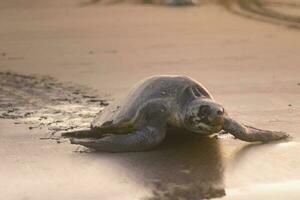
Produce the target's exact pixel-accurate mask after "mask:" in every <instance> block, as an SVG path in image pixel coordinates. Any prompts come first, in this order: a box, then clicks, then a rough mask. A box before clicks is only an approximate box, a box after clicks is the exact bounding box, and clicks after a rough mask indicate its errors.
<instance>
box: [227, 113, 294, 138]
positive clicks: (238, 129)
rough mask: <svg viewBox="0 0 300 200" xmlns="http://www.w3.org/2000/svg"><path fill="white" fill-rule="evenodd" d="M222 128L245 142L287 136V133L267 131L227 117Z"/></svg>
mask: <svg viewBox="0 0 300 200" xmlns="http://www.w3.org/2000/svg"><path fill="white" fill-rule="evenodd" d="M223 130H225V131H227V132H229V133H230V134H232V135H233V136H235V137H236V138H238V139H240V140H243V141H247V142H256V141H261V142H269V141H274V140H283V139H287V138H289V135H288V134H287V133H285V132H281V131H269V130H262V129H258V128H254V127H251V126H247V125H243V124H240V123H239V122H237V121H235V120H234V119H231V118H229V117H225V118H224V126H223Z"/></svg>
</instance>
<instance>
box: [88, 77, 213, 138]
mask: <svg viewBox="0 0 300 200" xmlns="http://www.w3.org/2000/svg"><path fill="white" fill-rule="evenodd" d="M188 86H194V87H196V88H197V92H198V93H201V94H199V95H204V96H207V97H209V98H212V97H211V95H210V94H209V92H208V91H207V90H206V89H205V88H204V87H203V86H202V85H201V84H200V83H198V82H196V81H195V80H193V79H191V78H189V77H186V76H167V75H160V76H152V77H150V78H147V79H145V80H142V81H140V82H139V83H137V85H135V86H134V87H133V88H132V89H131V90H130V91H129V92H128V93H127V94H126V95H125V96H123V98H120V99H117V100H116V101H114V102H113V103H111V104H110V105H108V106H107V107H106V108H104V109H103V110H102V111H101V112H100V113H99V114H98V115H97V116H96V117H95V118H94V120H93V122H92V123H91V129H92V130H93V129H98V130H99V129H100V130H101V129H102V130H107V131H114V132H120V133H122V132H128V129H132V128H133V127H134V125H135V122H136V121H137V119H139V117H140V116H141V114H142V113H141V112H144V110H143V108H144V107H145V106H146V105H147V104H148V103H149V102H153V101H156V100H161V99H162V98H164V99H165V100H166V101H173V102H175V101H176V99H177V98H178V96H179V95H180V94H181V93H182V91H183V90H184V88H187V87H188ZM197 92H196V93H197Z"/></svg>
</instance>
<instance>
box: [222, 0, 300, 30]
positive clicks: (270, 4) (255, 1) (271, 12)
mask: <svg viewBox="0 0 300 200" xmlns="http://www.w3.org/2000/svg"><path fill="white" fill-rule="evenodd" d="M219 3H220V4H221V5H223V6H225V7H226V8H227V9H228V10H229V11H230V12H231V13H233V14H236V15H239V16H243V17H246V18H249V19H253V20H257V21H262V22H266V23H271V24H276V25H281V26H285V27H287V28H293V29H296V30H300V2H299V1H298V2H297V1H295V0H294V1H287V0H281V1H276V0H275V1H274V0H219ZM274 7H275V8H276V9H274ZM282 8H285V9H294V10H295V9H297V10H299V12H298V13H299V14H297V15H295V14H291V13H287V12H282V10H281V9H282Z"/></svg>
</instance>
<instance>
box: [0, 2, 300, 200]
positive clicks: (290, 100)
mask: <svg viewBox="0 0 300 200" xmlns="http://www.w3.org/2000/svg"><path fill="white" fill-rule="evenodd" d="M278 8H280V7H276V9H278ZM280 9H281V8H280ZM282 9H287V8H282ZM280 11H281V10H280ZM256 17H257V16H256ZM258 17H259V16H258ZM0 24H1V27H2V28H1V29H0V37H1V41H0V70H1V71H7V70H9V71H12V72H17V73H20V74H27V75H29V74H36V75H37V76H38V77H39V76H44V75H47V76H51V77H54V78H55V79H57V80H58V82H60V83H64V84H66V85H69V84H70V85H74V87H75V86H76V87H77V86H78V85H83V86H85V87H88V88H91V89H95V90H97V91H96V92H94V93H95V94H96V95H97V96H98V97H100V99H101V98H103V99H108V100H113V99H114V98H116V97H117V96H118V95H120V94H121V93H122V92H124V91H126V90H127V89H128V88H129V87H130V86H131V85H133V84H134V83H135V82H137V81H138V80H140V79H143V78H145V77H147V76H150V75H153V74H183V75H188V76H191V77H193V78H194V79H196V80H199V81H200V82H202V83H203V84H204V85H205V86H206V87H207V88H208V89H209V90H210V91H211V93H212V94H213V95H214V97H215V99H216V100H217V101H219V102H220V103H222V104H223V105H224V107H225V108H227V110H228V112H229V113H230V114H231V115H232V116H234V117H235V118H238V119H239V120H240V121H242V122H245V123H248V124H250V125H253V126H257V127H261V128H266V129H273V130H283V131H286V132H288V133H289V134H290V135H291V136H292V137H293V139H292V140H291V141H290V142H283V143H274V144H266V145H251V144H248V143H245V142H241V141H237V140H233V139H232V138H230V137H229V138H224V139H219V140H215V139H198V138H192V137H187V136H180V135H179V136H178V135H177V134H173V135H174V137H169V138H168V140H167V141H166V142H165V143H164V144H163V145H162V146H161V147H160V148H159V149H157V150H155V151H153V152H147V153H136V154H132V153H131V154H127V153H126V154H108V153H95V152H86V150H85V149H84V148H81V147H77V146H73V145H70V144H69V143H68V142H67V141H61V142H62V143H57V141H56V140H40V138H41V137H44V136H45V135H47V134H48V133H49V131H48V130H47V127H45V128H42V129H38V128H37V129H31V130H30V129H29V126H30V125H24V124H14V123H15V121H14V120H8V119H5V120H4V119H1V120H0V137H1V140H0V143H1V144H0V145H1V149H0V157H1V163H2V164H1V166H0V199H3V198H5V199H57V198H63V199H83V198H86V199H96V198H98V199H99V198H101V199H120V198H122V199H176V198H178V199H179V197H182V198H185V199H196V197H203V198H204V197H206V198H210V197H218V196H223V195H224V192H225V193H226V195H225V196H224V197H223V199H254V198H255V199H266V198H270V199H297V197H298V196H299V195H300V194H299V191H300V190H299V189H300V186H299V182H300V174H299V169H300V160H299V159H298V155H299V152H300V149H299V136H298V132H299V130H300V125H299V124H300V104H299V102H300V92H299V91H300V86H299V83H300V79H299V74H300V66H299V63H300V57H299V52H300V39H299V33H300V32H299V31H298V30H296V29H293V28H287V27H286V26H285V25H284V26H282V25H276V24H274V23H267V22H262V21H260V20H253V19H251V18H248V17H242V16H239V15H236V14H233V13H232V12H229V11H228V9H226V8H225V7H222V6H220V5H217V4H203V5H199V6H197V7H185V8H179V7H166V6H158V5H139V4H129V3H119V4H114V5H104V4H101V3H99V4H93V5H89V6H82V5H81V2H79V1H78V2H71V1H52V3H42V2H34V3H33V4H32V6H28V4H17V3H16V1H9V2H4V1H3V2H0ZM1 86H3V84H1ZM181 141H184V142H181ZM82 151H83V153H80V152H82Z"/></svg>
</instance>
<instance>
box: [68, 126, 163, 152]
mask: <svg viewBox="0 0 300 200" xmlns="http://www.w3.org/2000/svg"><path fill="white" fill-rule="evenodd" d="M165 135H166V133H165V128H158V127H153V126H146V127H145V128H142V129H140V130H137V131H135V132H132V133H128V134H126V135H115V134H112V135H108V136H104V137H103V138H100V139H95V138H81V139H76V138H71V139H70V141H71V144H79V145H83V146H85V147H88V148H92V149H95V150H97V151H106V152H130V151H147V150H150V149H153V148H154V147H156V146H157V145H159V144H160V143H161V142H162V141H163V140H164V138H165Z"/></svg>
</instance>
